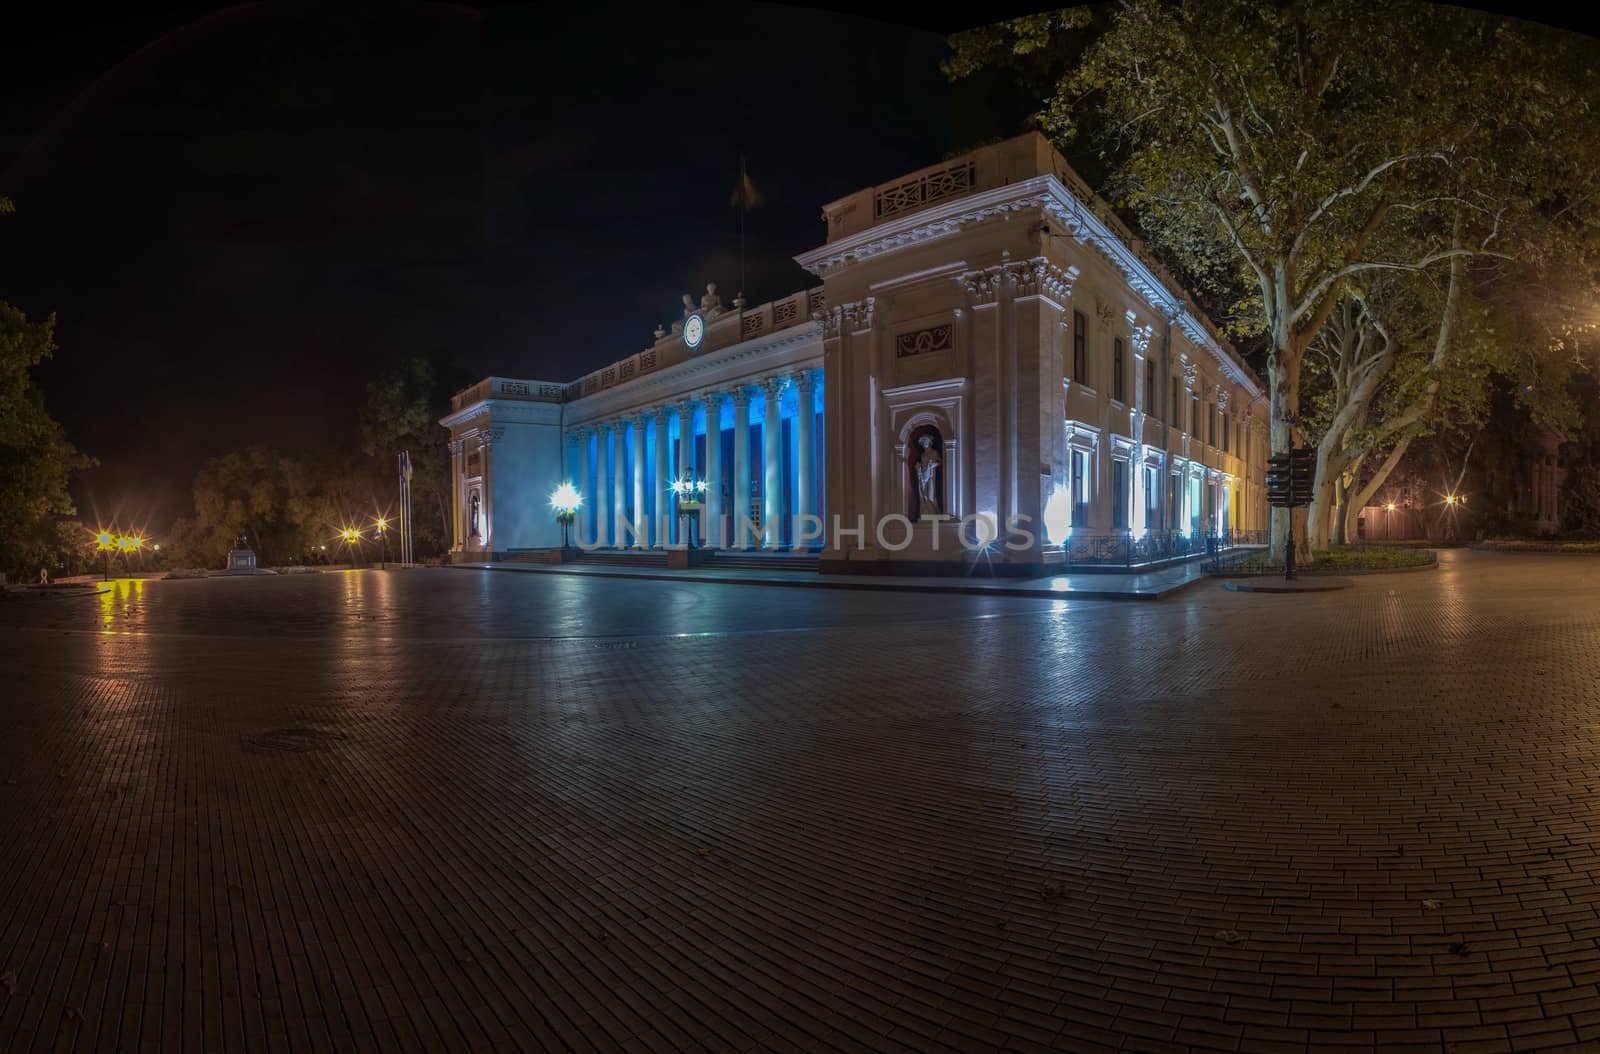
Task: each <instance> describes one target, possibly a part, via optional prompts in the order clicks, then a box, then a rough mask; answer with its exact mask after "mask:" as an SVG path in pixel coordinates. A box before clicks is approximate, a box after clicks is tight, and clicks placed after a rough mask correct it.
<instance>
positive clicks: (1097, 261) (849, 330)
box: [442, 132, 1268, 574]
mask: <svg viewBox="0 0 1600 1054" xmlns="http://www.w3.org/2000/svg"><path fill="white" fill-rule="evenodd" d="M823 214H824V217H825V219H826V221H827V240H826V242H825V244H823V245H822V246H821V247H819V248H816V249H812V250H810V251H808V252H805V253H802V254H800V255H799V256H798V257H796V260H797V261H798V262H799V263H800V264H801V266H803V267H804V268H806V269H807V270H808V271H810V272H811V273H812V274H814V275H816V276H817V277H819V278H820V279H821V280H822V285H821V286H819V287H816V288H813V289H810V290H808V291H804V292H800V293H796V294H794V295H792V296H788V297H785V298H783V299H781V300H776V301H773V302H771V303H767V304H762V305H760V306H757V307H746V306H743V305H740V304H738V303H737V302H734V303H724V302H722V301H721V298H720V296H719V295H718V294H717V293H716V291H715V288H714V287H708V289H707V293H706V295H705V296H704V297H702V298H701V301H700V303H699V304H695V303H693V302H692V301H691V298H690V297H687V296H685V297H684V305H683V307H682V316H683V317H681V318H679V319H678V320H677V321H674V322H673V323H672V325H671V328H670V330H668V329H659V328H658V330H657V335H656V339H655V340H654V342H653V343H652V344H651V345H650V346H649V347H646V348H645V349H643V350H642V351H640V352H638V353H637V354H635V355H632V356H629V357H628V358H626V359H624V360H622V361H620V362H616V363H613V364H611V365H609V366H605V367H604V368H602V369H599V370H596V371H595V372H593V373H591V374H589V375H588V376H586V377H583V378H581V379H580V380H577V381H574V382H571V383H556V382H550V381H537V380H516V379H510V378H503V377H489V378H485V379H484V380H483V381H480V382H479V383H478V384H476V385H474V386H472V387H471V388H468V389H466V390H464V391H462V392H460V393H459V394H457V395H456V396H455V398H454V402H453V409H452V412H451V413H450V414H449V416H447V417H445V418H444V419H443V421H442V423H443V424H444V425H445V426H447V427H448V428H449V430H450V436H451V438H450V445H451V451H452V454H453V461H452V464H453V481H454V495H455V502H454V539H453V544H452V547H451V553H452V559H454V560H456V561H458V562H465V561H480V560H488V559H499V558H503V557H504V556H506V555H507V554H509V553H513V552H515V551H517V550H522V549H539V548H546V547H554V546H558V545H560V544H561V532H560V527H559V526H558V525H557V523H556V520H555V517H554V515H553V512H552V510H551V509H550V507H549V495H550V494H551V492H552V491H553V490H554V489H555V488H556V486H557V485H558V484H559V483H561V482H563V481H571V482H573V483H574V484H575V485H576V486H577V488H578V490H579V491H580V492H581V494H582V496H583V505H582V508H581V510H580V513H579V517H578V521H577V523H576V524H575V527H576V529H577V540H578V541H579V542H580V543H581V544H583V545H586V546H588V545H592V544H598V545H601V546H606V547H626V548H641V547H644V548H663V547H669V546H678V545H683V544H685V543H693V544H695V545H700V544H702V543H705V544H709V545H710V546H711V547H713V548H724V549H740V548H760V549H767V550H792V549H799V550H802V551H806V552H811V551H815V552H816V553H817V554H818V555H819V557H820V566H821V569H822V570H825V571H862V572H873V573H882V572H896V571H900V572H905V571H914V572H917V573H928V572H940V571H948V572H953V573H960V572H962V571H964V570H967V569H968V566H969V565H970V564H971V563H972V561H974V560H978V559H982V560H984V561H985V562H986V563H987V564H988V565H989V566H990V567H992V568H993V569H995V570H996V571H997V572H998V573H1015V574H1038V573H1042V572H1046V571H1048V570H1049V569H1050V567H1051V566H1052V565H1059V564H1060V563H1061V562H1062V560H1063V548H1064V546H1067V545H1072V546H1075V547H1076V546H1080V545H1081V546H1094V545H1107V544H1124V545H1128V544H1133V545H1136V546H1139V547H1143V548H1141V549H1140V552H1141V554H1142V556H1141V559H1142V560H1143V559H1145V558H1147V559H1148V561H1151V562H1153V561H1155V560H1158V559H1160V558H1162V557H1163V556H1164V555H1170V554H1172V553H1174V552H1180V551H1188V550H1187V547H1186V546H1184V545H1182V544H1174V543H1175V540H1183V539H1188V540H1189V541H1190V542H1191V543H1192V541H1193V540H1194V539H1199V538H1207V539H1213V542H1212V544H1224V545H1225V544H1229V543H1231V542H1232V541H1233V540H1234V539H1235V538H1236V537H1237V536H1239V535H1240V533H1241V532H1258V531H1264V530H1265V529H1266V526H1267V508H1266V502H1265V494H1264V487H1263V483H1262V477H1263V473H1264V468H1265V457H1266V450H1267V435H1268V431H1267V399H1266V392H1265V388H1264V386H1263V385H1262V383H1261V381H1260V379H1259V378H1257V377H1256V376H1255V374H1254V373H1253V372H1252V371H1251V370H1250V369H1249V368H1248V367H1247V366H1245V364H1244V363H1243V361H1242V360H1241V359H1240V358H1239V356H1238V354H1237V353H1236V352H1235V351H1234V349H1233V348H1232V347H1231V346H1230V345H1229V344H1228V343H1226V342H1225V341H1223V340H1222V339H1221V338H1220V337H1219V336H1218V335H1217V334H1216V333H1215V331H1214V330H1213V329H1212V327H1211V326H1210V324H1209V323H1208V322H1207V321H1206V319H1205V318H1204V317H1203V316H1202V315H1201V313H1200V312H1199V311H1198V310H1197V309H1196V308H1195V306H1194V305H1193V304H1192V302H1191V301H1190V300H1189V299H1188V298H1187V296H1186V295H1185V294H1184V293H1183V291H1182V290H1181V289H1179V288H1178V286H1177V285H1176V283H1175V282H1173V280H1172V279H1171V278H1170V276H1168V275H1167V274H1166V273H1165V272H1164V271H1162V270H1161V268H1160V267H1159V265H1158V264H1156V263H1155V261H1154V260H1153V259H1152V258H1151V257H1150V256H1149V255H1148V254H1147V253H1146V252H1145V251H1144V248H1143V245H1142V243H1140V242H1139V241H1138V239H1137V238H1135V237H1134V236H1133V234H1132V232H1131V231H1130V230H1128V229H1127V228H1126V227H1125V226H1124V225H1122V224H1121V223H1120V222H1119V221H1118V220H1116V218H1115V217H1114V216H1113V215H1112V214H1111V212H1110V210H1109V208H1107V207H1106V205H1105V203H1104V202H1102V201H1101V200H1100V199H1099V198H1097V197H1096V196H1095V195H1094V194H1093V193H1092V192H1091V191H1090V190H1089V188H1088V187H1087V185H1086V184H1084V183H1083V181H1082V180H1081V179H1080V178H1079V177H1078V176H1077V174H1076V173H1074V172H1073V171H1072V170H1071V169H1070V168H1069V167H1068V166H1067V164H1066V162H1065V161H1064V160H1063V159H1062V158H1061V156H1060V154H1058V153H1057V152H1056V151H1055V150H1054V149H1053V148H1052V147H1051V146H1050V144H1049V142H1048V141H1047V140H1046V139H1045V138H1044V137H1043V136H1041V135H1039V134H1038V133H1036V132H1030V133H1028V134H1026V135H1022V136H1018V137H1016V138H1014V139H1010V140H1007V141H1005V142H1002V143H998V144H995V145H992V146H988V147H984V148H982V149H979V150H975V151H973V152H971V153H969V154H966V155H963V156H961V157H957V158H955V159H953V160H950V161H946V162H943V163H941V164H939V165H935V166H933V167H930V168H927V169H923V170H922V171H920V172H914V173H911V174H909V175H907V176H903V177H901V178H899V179H896V180H893V181H891V182H889V183H885V184H882V185H879V186H876V187H869V188H867V189H864V190H861V191H858V192H856V193H854V194H851V195H849V196H848V197H845V198H842V199H840V200H838V201H835V202H833V203H831V204H829V205H826V206H824V208H823ZM708 437H709V441H708ZM674 481H680V486H681V484H682V483H684V482H687V483H688V485H689V489H688V491H687V493H685V494H683V495H675V494H674V491H673V489H672V483H673V482H674ZM701 484H703V485H704V490H703V492H702V491H701V490H700V489H699V488H700V485H701ZM685 498H687V499H688V500H690V501H691V502H692V504H691V506H690V507H691V508H693V509H694V514H693V516H692V517H690V518H688V519H685V518H683V517H682V516H680V515H676V513H677V512H679V511H681V505H680V504H677V503H679V502H680V501H682V500H683V499H685ZM1016 524H1023V525H1026V526H1027V527H1028V528H1029V530H1030V531H1031V532H1032V534H1033V538H1032V540H1031V541H1026V540H1024V538H1023V536H1022V535H1021V534H1020V533H1017V532H1015V531H1013V530H1010V529H1008V528H1010V527H1011V526H1013V525H1016ZM991 537H993V538H995V541H996V543H997V544H995V545H993V546H991V547H990V548H989V549H988V550H987V551H984V552H981V553H980V552H978V551H976V550H977V548H978V545H979V543H981V542H983V541H985V540H987V539H988V538H991ZM1075 551H1076V550H1075Z"/></svg>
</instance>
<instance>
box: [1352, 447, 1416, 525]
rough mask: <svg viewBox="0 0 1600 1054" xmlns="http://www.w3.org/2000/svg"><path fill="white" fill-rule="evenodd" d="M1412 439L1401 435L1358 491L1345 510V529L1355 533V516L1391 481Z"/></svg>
mask: <svg viewBox="0 0 1600 1054" xmlns="http://www.w3.org/2000/svg"><path fill="white" fill-rule="evenodd" d="M1411 439H1412V437H1411V436H1409V435H1408V436H1403V437H1401V439H1400V442H1398V443H1396V444H1395V445H1394V449H1393V450H1391V451H1389V456H1388V457H1386V458H1384V459H1383V464H1381V465H1379V466H1378V471H1376V472H1374V473H1373V474H1372V478H1371V479H1370V480H1368V481H1367V485H1366V486H1365V487H1362V488H1361V489H1360V490H1358V491H1357V492H1356V497H1355V500H1354V501H1352V502H1351V503H1350V506H1351V507H1350V508H1349V509H1347V510H1346V512H1345V529H1346V530H1347V531H1349V532H1350V533H1352V534H1353V533H1355V530H1354V529H1355V524H1356V521H1355V517H1357V516H1359V515H1361V510H1362V509H1364V508H1366V507H1367V502H1369V501H1371V500H1372V496H1373V495H1374V494H1376V493H1378V491H1379V490H1380V489H1381V488H1382V487H1383V485H1384V484H1385V483H1387V482H1388V481H1389V476H1390V474H1391V473H1393V472H1394V470H1395V467H1396V466H1398V465H1399V464H1400V459H1401V458H1403V457H1405V456H1406V447H1408V446H1410V445H1411Z"/></svg>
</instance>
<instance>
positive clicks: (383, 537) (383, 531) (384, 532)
mask: <svg viewBox="0 0 1600 1054" xmlns="http://www.w3.org/2000/svg"><path fill="white" fill-rule="evenodd" d="M372 529H373V530H375V531H377V532H378V539H379V540H380V541H382V542H383V555H382V556H380V557H378V570H380V571H382V570H385V569H386V568H387V567H388V564H389V521H388V519H387V518H385V517H383V516H379V517H378V519H377V522H376V523H374V524H373V525H372Z"/></svg>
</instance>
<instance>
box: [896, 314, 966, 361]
mask: <svg viewBox="0 0 1600 1054" xmlns="http://www.w3.org/2000/svg"><path fill="white" fill-rule="evenodd" d="M955 332H956V330H955V326H953V325H951V324H950V323H949V322H941V323H940V324H939V325H937V326H929V327H928V328H926V329H917V330H911V331H909V332H906V333H899V334H896V335H895V338H894V357H895V358H897V359H909V358H912V357H913V356H916V355H932V354H934V353H935V352H940V351H949V350H950V349H952V348H954V347H955V346H956V340H955Z"/></svg>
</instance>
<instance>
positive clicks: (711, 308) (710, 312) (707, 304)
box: [700, 282, 722, 318]
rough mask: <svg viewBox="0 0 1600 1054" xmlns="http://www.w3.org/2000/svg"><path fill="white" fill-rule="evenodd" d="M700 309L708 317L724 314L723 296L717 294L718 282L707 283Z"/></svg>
mask: <svg viewBox="0 0 1600 1054" xmlns="http://www.w3.org/2000/svg"><path fill="white" fill-rule="evenodd" d="M700 310H701V311H702V312H704V313H705V316H706V317H707V318H716V317H717V316H718V315H720V314H722V298H721V297H720V296H718V295H717V283H715V282H707V283H706V295H705V296H703V297H701V298H700Z"/></svg>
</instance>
